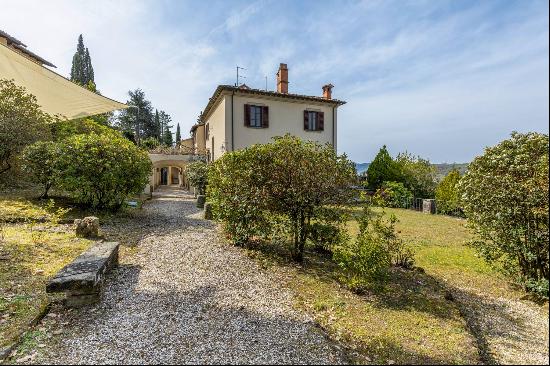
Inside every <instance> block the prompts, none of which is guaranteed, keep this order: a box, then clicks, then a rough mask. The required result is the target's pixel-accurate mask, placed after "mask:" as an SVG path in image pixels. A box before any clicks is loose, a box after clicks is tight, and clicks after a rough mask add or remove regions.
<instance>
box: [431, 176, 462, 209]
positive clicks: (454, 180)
mask: <svg viewBox="0 0 550 366" xmlns="http://www.w3.org/2000/svg"><path fill="white" fill-rule="evenodd" d="M459 181H460V172H459V171H458V169H453V170H451V171H450V172H449V174H447V175H446V176H445V178H443V179H442V180H441V182H440V183H439V184H438V186H437V189H436V190H435V199H436V204H437V210H438V212H440V213H443V214H456V213H457V212H458V211H459V210H460V204H459V194H458V182H459Z"/></svg>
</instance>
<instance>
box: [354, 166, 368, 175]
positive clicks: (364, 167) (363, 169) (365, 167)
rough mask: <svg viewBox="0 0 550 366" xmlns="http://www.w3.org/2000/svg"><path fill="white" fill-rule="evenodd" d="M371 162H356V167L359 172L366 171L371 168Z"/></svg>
mask: <svg viewBox="0 0 550 366" xmlns="http://www.w3.org/2000/svg"><path fill="white" fill-rule="evenodd" d="M369 165H370V163H355V169H357V174H359V175H360V174H361V173H363V172H366V171H367V169H368V168H369Z"/></svg>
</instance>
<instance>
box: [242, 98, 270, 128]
mask: <svg viewBox="0 0 550 366" xmlns="http://www.w3.org/2000/svg"><path fill="white" fill-rule="evenodd" d="M244 125H245V126H246V127H255V128H267V127H269V114H268V107H267V106H260V105H251V104H245V105H244Z"/></svg>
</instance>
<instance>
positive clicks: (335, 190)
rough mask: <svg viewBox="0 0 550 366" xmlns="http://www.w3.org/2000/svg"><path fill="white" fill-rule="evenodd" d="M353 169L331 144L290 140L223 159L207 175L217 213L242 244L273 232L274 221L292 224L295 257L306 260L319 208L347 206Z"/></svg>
mask: <svg viewBox="0 0 550 366" xmlns="http://www.w3.org/2000/svg"><path fill="white" fill-rule="evenodd" d="M355 179H356V175H355V166H354V164H353V163H352V162H351V161H349V160H348V159H347V158H346V156H344V155H343V156H338V155H337V154H336V152H335V150H334V148H333V147H332V146H330V145H325V146H322V145H320V144H317V143H314V142H309V141H302V140H300V139H299V138H297V137H292V136H290V135H286V136H284V137H276V138H275V139H274V142H272V143H269V144H263V145H254V146H251V147H249V148H247V149H244V150H241V151H237V152H232V153H228V154H224V155H223V156H222V157H221V158H220V159H218V160H217V161H216V162H215V163H214V164H213V169H212V173H211V174H209V184H208V195H209V197H210V199H211V200H212V202H213V209H214V212H215V214H216V215H217V216H218V217H219V218H220V219H221V220H222V221H223V222H224V226H225V228H226V229H227V230H228V232H229V233H230V234H231V235H232V236H233V235H235V234H237V231H238V235H236V237H235V238H236V239H237V240H239V241H242V240H248V239H249V238H250V237H252V236H254V235H257V234H258V232H260V233H261V234H262V235H265V234H266V232H269V231H270V228H271V225H270V221H271V220H272V219H271V218H270V217H284V218H285V219H287V220H288V221H289V222H290V231H291V233H292V237H293V242H294V252H293V257H294V258H295V259H296V260H302V259H303V253H304V246H305V242H306V239H307V238H308V230H309V228H310V225H311V223H312V222H314V221H315V219H316V214H317V212H319V211H318V210H317V209H318V208H320V207H323V206H326V205H334V206H337V205H338V204H341V203H344V202H348V201H349V199H350V197H351V195H352V194H353V191H352V190H351V189H349V187H350V186H352V185H353V183H354V182H355Z"/></svg>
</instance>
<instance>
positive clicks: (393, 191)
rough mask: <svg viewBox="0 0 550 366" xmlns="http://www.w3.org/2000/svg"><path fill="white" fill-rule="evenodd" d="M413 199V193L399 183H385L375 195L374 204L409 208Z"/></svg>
mask: <svg viewBox="0 0 550 366" xmlns="http://www.w3.org/2000/svg"><path fill="white" fill-rule="evenodd" d="M412 199H413V194H412V192H411V191H409V190H408V189H407V188H406V187H405V185H404V184H403V183H398V182H384V184H383V185H382V187H381V188H380V189H378V190H377V191H376V193H375V195H374V202H375V203H376V204H378V205H380V206H385V207H407V206H408V204H409V203H410V202H411V201H412Z"/></svg>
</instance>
